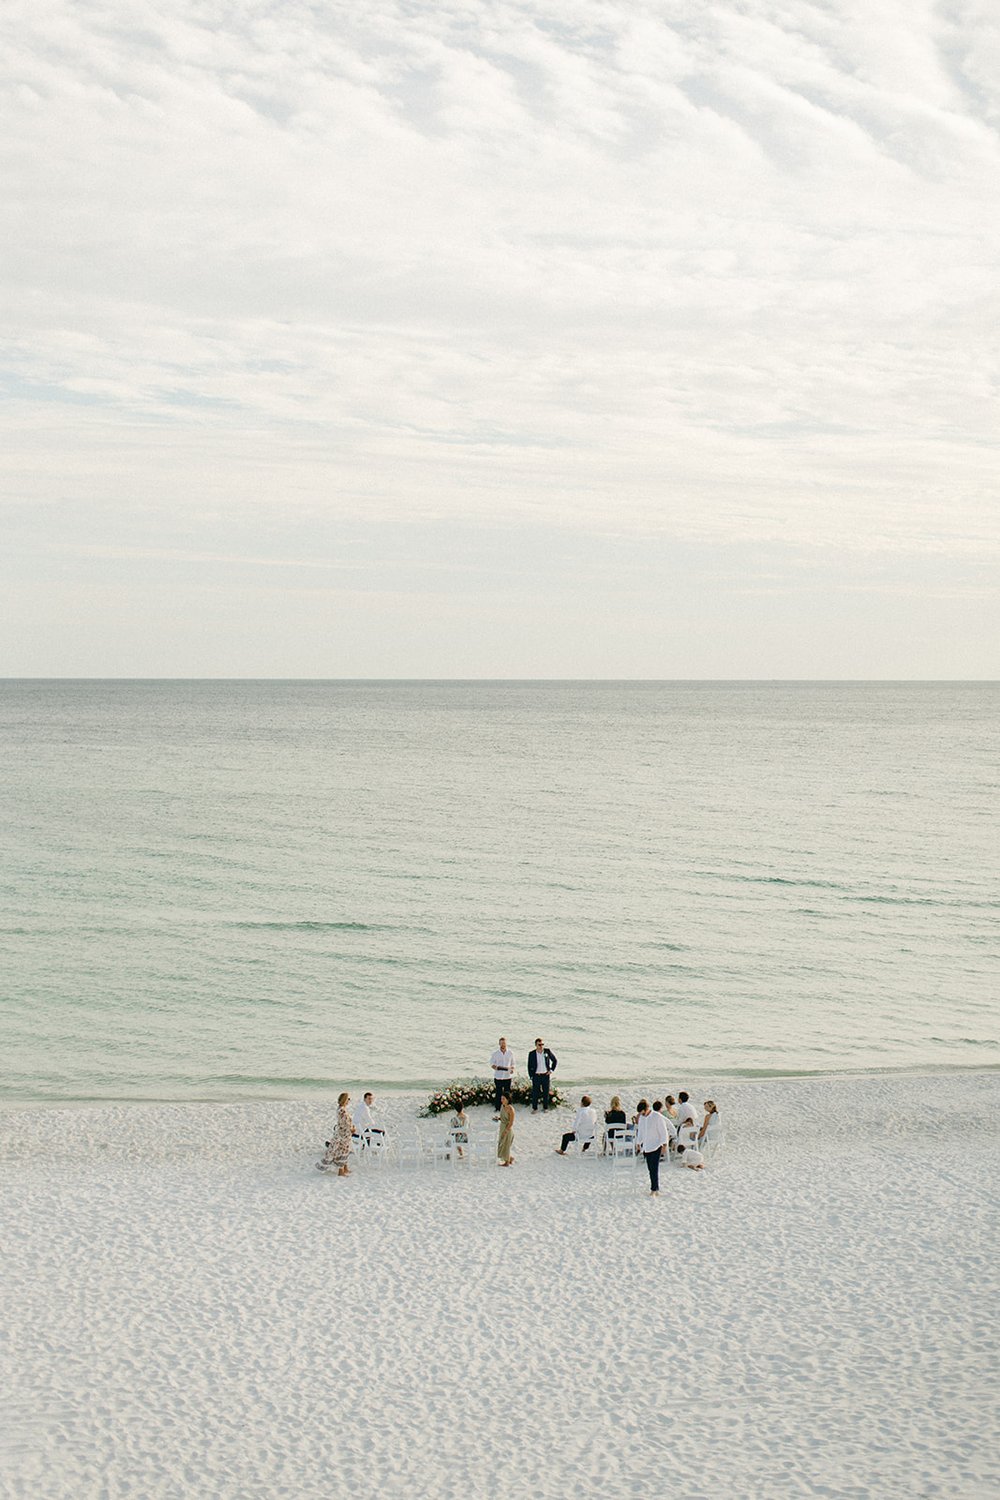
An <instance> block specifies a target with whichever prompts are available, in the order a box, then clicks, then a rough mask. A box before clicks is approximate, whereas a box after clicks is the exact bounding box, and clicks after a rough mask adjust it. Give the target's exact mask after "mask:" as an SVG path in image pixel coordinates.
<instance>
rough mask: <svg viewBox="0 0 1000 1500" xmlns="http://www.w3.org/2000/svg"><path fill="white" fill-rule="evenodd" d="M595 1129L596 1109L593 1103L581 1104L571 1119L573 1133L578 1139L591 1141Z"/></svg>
mask: <svg viewBox="0 0 1000 1500" xmlns="http://www.w3.org/2000/svg"><path fill="white" fill-rule="evenodd" d="M596 1130H597V1110H596V1109H594V1107H593V1105H590V1104H581V1106H580V1108H579V1109H578V1110H577V1112H576V1119H575V1120H574V1121H573V1134H574V1135H575V1136H576V1138H577V1140H578V1141H592V1140H593V1139H594V1132H595V1131H596Z"/></svg>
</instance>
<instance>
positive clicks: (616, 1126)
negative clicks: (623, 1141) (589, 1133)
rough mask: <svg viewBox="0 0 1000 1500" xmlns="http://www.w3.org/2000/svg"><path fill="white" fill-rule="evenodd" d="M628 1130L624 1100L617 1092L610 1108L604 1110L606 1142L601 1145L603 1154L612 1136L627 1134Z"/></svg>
mask: <svg viewBox="0 0 1000 1500" xmlns="http://www.w3.org/2000/svg"><path fill="white" fill-rule="evenodd" d="M627 1130H628V1120H627V1119H626V1117H625V1111H624V1110H623V1109H622V1101H621V1100H620V1099H619V1097H618V1095H617V1094H615V1096H614V1098H613V1099H612V1101H611V1103H610V1105H609V1106H608V1108H607V1109H606V1110H605V1111H604V1142H603V1144H602V1146H601V1152H602V1154H604V1153H606V1152H607V1149H608V1140H609V1138H610V1137H612V1136H616V1135H625V1133H626V1132H627Z"/></svg>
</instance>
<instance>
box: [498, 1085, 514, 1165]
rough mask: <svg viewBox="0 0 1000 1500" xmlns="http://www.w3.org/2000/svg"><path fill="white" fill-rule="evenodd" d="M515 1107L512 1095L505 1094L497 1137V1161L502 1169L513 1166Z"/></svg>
mask: <svg viewBox="0 0 1000 1500" xmlns="http://www.w3.org/2000/svg"><path fill="white" fill-rule="evenodd" d="M513 1149H514V1106H513V1104H511V1102H510V1095H509V1094H505V1095H504V1097H503V1102H502V1103H501V1105H500V1134H499V1136H498V1137H497V1161H498V1162H499V1163H500V1165H501V1166H502V1167H509V1166H511V1165H513V1161H514V1157H513V1156H512V1154H511V1153H512V1151H513Z"/></svg>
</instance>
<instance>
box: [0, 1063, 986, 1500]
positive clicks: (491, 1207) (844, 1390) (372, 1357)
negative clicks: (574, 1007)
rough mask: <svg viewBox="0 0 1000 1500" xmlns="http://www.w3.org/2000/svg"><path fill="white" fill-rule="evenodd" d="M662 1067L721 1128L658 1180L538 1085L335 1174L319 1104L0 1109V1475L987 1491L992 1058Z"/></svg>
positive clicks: (288, 1485) (390, 1492) (142, 1492)
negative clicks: (525, 1095) (983, 1065)
mask: <svg viewBox="0 0 1000 1500" xmlns="http://www.w3.org/2000/svg"><path fill="white" fill-rule="evenodd" d="M676 1082H677V1083H678V1084H679V1086H681V1087H683V1086H684V1080H677V1081H676ZM660 1091H662V1086H661V1090H660ZM660 1091H657V1092H660ZM576 1092H577V1091H575V1090H574V1102H575V1095H576ZM610 1092H611V1090H610V1089H607V1088H602V1089H600V1090H595V1093H596V1101H595V1102H597V1103H599V1104H600V1105H601V1107H602V1108H603V1107H604V1105H605V1104H606V1102H607V1096H608V1095H609V1094H610ZM692 1092H693V1093H694V1094H695V1095H696V1097H698V1098H699V1099H701V1098H704V1097H713V1098H715V1099H716V1100H717V1102H718V1103H719V1105H720V1109H721V1112H722V1117H723V1120H724V1123H725V1128H726V1136H727V1139H726V1143H725V1146H724V1148H723V1149H722V1151H721V1152H720V1154H719V1155H718V1156H717V1157H716V1159H715V1160H714V1161H713V1162H712V1164H711V1166H710V1169H709V1170H707V1171H705V1172H703V1173H694V1172H690V1171H681V1170H671V1171H668V1172H666V1173H665V1174H664V1184H663V1186H664V1191H663V1193H662V1195H661V1197H660V1198H659V1199H657V1200H653V1199H650V1198H649V1196H648V1195H647V1193H646V1191H645V1188H646V1178H645V1173H644V1171H643V1170H642V1168H641V1167H635V1168H632V1169H629V1170H628V1171H622V1170H620V1169H616V1170H612V1169H611V1168H610V1167H609V1165H608V1163H607V1162H605V1161H599V1160H596V1161H595V1160H586V1159H584V1160H581V1159H580V1158H578V1157H572V1156H571V1157H568V1158H566V1159H565V1160H562V1159H560V1158H558V1157H556V1156H555V1155H554V1154H553V1147H554V1145H556V1144H557V1142H558V1133H559V1130H560V1128H568V1122H569V1121H571V1119H572V1115H571V1114H567V1113H566V1112H558V1113H556V1114H555V1115H550V1116H548V1117H545V1116H541V1115H540V1116H537V1117H532V1116H531V1114H530V1113H526V1112H525V1111H523V1110H519V1111H518V1118H517V1131H516V1138H515V1150H516V1155H517V1162H516V1165H515V1166H514V1167H512V1168H511V1169H510V1170H500V1169H497V1168H494V1167H492V1166H490V1167H488V1168H487V1167H479V1168H469V1167H468V1166H467V1165H465V1164H463V1165H461V1166H457V1167H451V1166H447V1165H445V1166H442V1167H439V1168H431V1167H421V1168H402V1167H397V1166H390V1167H388V1168H386V1169H384V1170H367V1171H366V1170H359V1171H357V1172H356V1173H355V1174H354V1175H353V1176H352V1177H351V1178H350V1179H349V1180H343V1181H342V1180H338V1179H336V1178H329V1177H324V1176H321V1175H320V1174H319V1173H317V1172H316V1171H315V1170H314V1167H313V1163H314V1161H315V1160H316V1159H317V1157H318V1155H319V1154H320V1151H321V1148H322V1141H323V1139H324V1137H325V1136H326V1135H328V1134H329V1127H330V1125H331V1123H332V1119H333V1114H334V1101H332V1100H331V1101H330V1103H329V1104H324V1103H322V1102H315V1101H312V1102H308V1103H305V1102H304V1103H299V1104H283V1103H264V1104H247V1105H220V1104H202V1105H130V1106H94V1107H89V1106H88V1107H79V1108H64V1109H54V1108H37V1109H34V1108H33V1109H21V1110H14V1109H8V1110H5V1111H2V1112H0V1154H2V1168H0V1176H2V1183H3V1197H4V1204H5V1213H4V1228H3V1286H2V1335H0V1337H2V1344H3V1367H4V1372H5V1380H4V1388H5V1395H4V1399H3V1411H2V1413H0V1415H2V1418H3V1421H2V1426H3V1432H4V1436H3V1438H2V1440H0V1463H2V1467H0V1492H2V1493H3V1494H4V1495H6V1496H9V1497H11V1500H124V1497H130V1500H181V1497H184V1500H190V1497H199V1500H201V1497H206V1500H207V1497H215V1500H265V1497H266V1500H278V1497H288V1500H292V1497H294V1500H320V1497H324V1500H326V1497H340V1496H344V1497H347V1496H350V1497H352V1500H374V1497H376V1496H379V1497H382V1500H396V1497H403V1496H407V1497H415V1500H423V1497H435V1500H490V1497H496V1500H502V1497H503V1496H504V1495H506V1494H508V1493H517V1494H531V1495H533V1496H537V1497H540V1500H555V1497H563V1496H566V1495H578V1496H585V1497H596V1496H599V1495H605V1494H607V1495H612V1496H614V1495H642V1494H654V1493H655V1494H671V1493H677V1494H680V1495H683V1496H685V1497H686V1500H700V1497H709V1496H711V1497H713V1500H738V1497H765V1496H766V1497H775V1496H838V1497H839V1496H844V1497H847V1496H850V1497H869V1496H874V1497H883V1500H884V1497H896V1496H898V1497H903V1496H906V1497H915V1496H921V1497H922V1496H942V1497H949V1500H952V1497H960V1496H961V1497H972V1496H976V1497H978V1496H983V1497H985V1496H993V1495H996V1494H997V1493H1000V1459H998V1450H997V1447H996V1443H995V1438H996V1432H997V1426H996V1415H997V1413H996V1408H995V1401H996V1383H997V1374H998V1362H997V1346H998V1331H997V1330H998V1318H997V1314H998V1311H1000V1306H998V1298H997V1289H998V1283H1000V1260H998V1255H997V1228H998V1220H1000V1214H998V1209H997V1199H996V1192H995V1186H996V1182H997V1175H998V1167H1000V1137H998V1131H997V1108H996V1106H997V1102H998V1098H1000V1075H997V1074H990V1073H977V1074H954V1075H948V1076H941V1075H937V1076H933V1077H900V1076H887V1077H871V1078H856V1077H851V1078H835V1079H830V1078H825V1079H811V1080H797V1081H765V1082H746V1081H741V1082H733V1081H731V1080H730V1081H723V1080H719V1081H711V1082H709V1083H705V1082H702V1083H700V1084H699V1085H698V1086H697V1087H696V1088H695V1087H692ZM636 1097H637V1091H635V1090H631V1091H629V1097H628V1102H630V1103H631V1102H633V1101H634V1099H635V1098H636ZM420 1102H421V1100H419V1099H417V1098H416V1097H413V1096H404V1095H395V1096H388V1095H387V1096H384V1097H382V1098H380V1099H379V1101H378V1107H380V1109H381V1112H382V1115H383V1119H384V1120H385V1122H386V1123H387V1124H388V1125H389V1126H390V1128H391V1129H394V1130H397V1131H398V1130H399V1129H400V1128H401V1127H402V1126H403V1125H404V1124H406V1123H412V1122H413V1121H414V1119H415V1117H416V1112H417V1109H418V1106H419V1104H420ZM476 1113H477V1114H480V1115H486V1114H487V1112H486V1111H477V1112H476ZM422 1124H423V1126H424V1128H426V1129H427V1130H428V1131H429V1132H434V1133H437V1134H443V1131H444V1127H443V1124H442V1123H441V1122H438V1121H424V1122H422Z"/></svg>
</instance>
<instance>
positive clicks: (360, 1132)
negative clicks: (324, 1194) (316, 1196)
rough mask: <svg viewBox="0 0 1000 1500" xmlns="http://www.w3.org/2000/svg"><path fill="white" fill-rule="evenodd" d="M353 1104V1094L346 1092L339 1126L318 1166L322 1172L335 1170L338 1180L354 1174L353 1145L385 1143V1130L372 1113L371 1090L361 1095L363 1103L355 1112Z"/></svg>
mask: <svg viewBox="0 0 1000 1500" xmlns="http://www.w3.org/2000/svg"><path fill="white" fill-rule="evenodd" d="M350 1102H351V1096H350V1094H346V1093H345V1094H341V1095H340V1096H339V1097H338V1099H337V1123H336V1125H335V1126H334V1128H333V1135H332V1136H331V1137H330V1139H329V1140H328V1141H327V1142H326V1143H325V1144H326V1152H325V1154H324V1155H323V1157H322V1159H321V1160H320V1161H318V1162H317V1163H316V1166H317V1167H318V1169H319V1170H320V1171H321V1172H329V1171H331V1170H333V1169H334V1168H335V1169H336V1172H337V1176H338V1177H350V1175H351V1169H350V1167H349V1166H348V1165H347V1163H348V1161H349V1159H350V1155H351V1146H352V1145H364V1146H372V1145H379V1144H381V1143H382V1142H384V1141H385V1130H384V1129H383V1127H382V1126H381V1125H376V1123H375V1117H374V1115H373V1114H372V1105H373V1104H374V1103H375V1095H374V1094H373V1093H372V1092H371V1090H369V1091H368V1092H367V1093H366V1094H364V1095H362V1098H361V1101H360V1103H358V1104H356V1105H355V1106H354V1109H353V1111H352V1110H349V1109H348V1105H349V1104H350Z"/></svg>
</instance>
